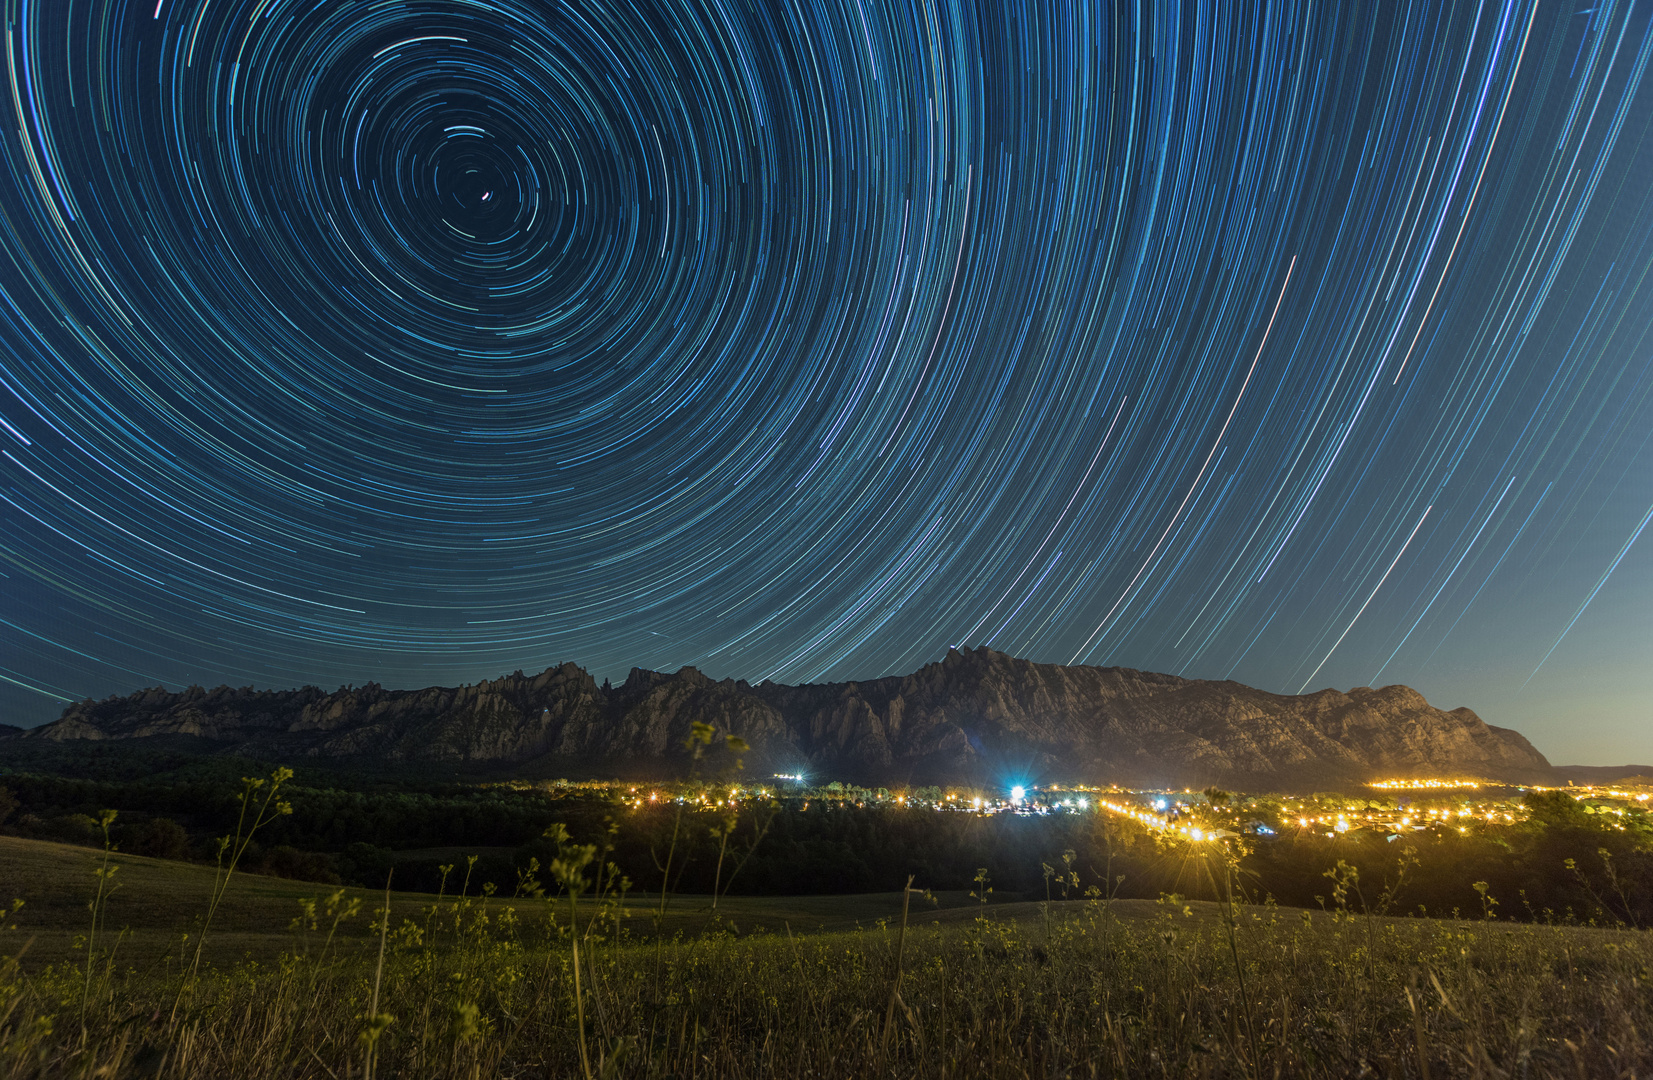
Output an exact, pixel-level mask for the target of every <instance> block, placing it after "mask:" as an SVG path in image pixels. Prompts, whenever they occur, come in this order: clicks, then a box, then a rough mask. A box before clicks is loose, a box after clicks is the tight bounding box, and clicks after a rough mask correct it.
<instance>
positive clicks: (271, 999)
mask: <svg viewBox="0 0 1653 1080" xmlns="http://www.w3.org/2000/svg"><path fill="white" fill-rule="evenodd" d="M570 850H574V849H570ZM116 860H117V861H118V864H119V869H118V870H117V871H116V873H115V874H114V875H113V876H112V877H110V878H108V879H106V884H107V885H113V886H115V888H114V890H113V891H112V892H110V893H108V898H107V902H106V905H105V907H104V909H103V911H102V920H101V926H102V929H101V931H100V933H99V937H98V938H97V939H95V940H94V941H93V942H92V943H91V947H90V949H88V948H87V942H86V941H85V938H86V935H87V931H88V930H89V929H90V928H91V925H92V912H91V911H90V910H89V906H88V902H89V900H91V898H92V896H93V895H94V891H95V889H96V886H97V882H98V878H97V877H96V876H95V872H96V870H97V868H98V867H99V866H101V862H102V855H101V853H99V852H94V851H90V850H88V849H85V848H73V847H65V846H62V845H56V844H49V843H43V842H37V841H22V840H16V839H0V882H3V883H4V885H3V887H4V888H5V889H6V890H8V891H9V892H10V893H12V894H13V895H15V896H17V897H18V898H20V899H23V900H24V901H25V902H24V904H23V906H22V907H21V908H18V909H16V910H15V911H14V912H12V913H11V914H9V915H8V916H7V917H6V918H5V920H4V922H3V923H0V926H3V927H4V929H0V955H4V956H6V957H8V958H17V957H21V960H22V962H21V963H19V962H16V961H15V960H13V959H8V960H4V961H0V1077H17V1078H21V1077H42V1078H44V1077H58V1076H81V1077H88V1078H90V1077H94V1076H96V1077H122V1076H132V1077H138V1076H146V1077H148V1076H165V1077H197V1076H246V1077H293V1078H305V1080H321V1078H343V1077H346V1076H352V1077H366V1076H373V1075H377V1076H385V1077H388V1076H432V1077H541V1076H544V1077H553V1076H555V1077H562V1076H574V1077H585V1076H592V1077H597V1076H611V1077H619V1076H626V1077H653V1078H666V1077H674V1078H686V1077H696V1076H699V1077H723V1076H731V1077H747V1076H751V1077H758V1076H765V1077H767V1076H777V1075H779V1076H796V1077H844V1078H851V1077H853V1078H857V1080H860V1078H865V1077H868V1076H891V1077H907V1076H925V1077H931V1076H933V1077H973V1076H993V1077H1034V1076H1039V1077H1046V1076H1120V1077H1126V1076H1129V1077H1135V1076H1202V1077H1203V1076H1224V1077H1227V1076H1233V1077H1261V1076H1271V1077H1272V1076H1316V1077H1321V1076H1323V1077H1344V1076H1361V1075H1365V1076H1385V1077H1388V1076H1393V1077H1426V1076H1427V1077H1432V1078H1433V1077H1445V1076H1478V1077H1498V1076H1511V1077H1515V1076H1520V1077H1529V1076H1530V1077H1543V1076H1556V1077H1563V1076H1565V1077H1634V1076H1646V1075H1648V1073H1649V1072H1650V1071H1653V1042H1650V1041H1649V1039H1648V1034H1647V1033H1648V1032H1650V1031H1653V936H1650V935H1649V934H1647V933H1637V932H1631V931H1623V930H1599V929H1588V928H1580V927H1557V926H1536V925H1531V924H1521V925H1518V924H1514V923H1508V922H1499V921H1495V920H1490V919H1478V920H1473V921H1470V920H1421V919H1380V918H1375V917H1367V916H1364V915H1357V914H1351V913H1348V912H1345V911H1339V910H1333V911H1331V912H1326V913H1321V912H1317V913H1313V914H1311V913H1308V912H1302V911H1296V910H1282V909H1278V908H1274V907H1272V906H1247V905H1232V906H1230V905H1219V904H1209V903H1207V904H1197V905H1196V904H1185V903H1182V902H1180V901H1177V900H1172V899H1169V898H1167V899H1166V900H1165V901H1164V902H1161V903H1154V902H1151V901H1149V902H1134V903H1109V902H1107V901H1106V900H1105V899H1103V898H1100V897H1094V896H1093V897H1092V898H1091V899H1089V900H1083V901H1069V902H1067V903H1060V902H1058V903H1053V904H1051V905H1049V906H1048V907H1047V906H1046V905H1044V904H1042V903H1039V902H1036V901H1029V900H1026V899H1021V898H1014V897H1003V898H998V899H1000V900H1002V901H1003V902H1000V903H995V904H992V905H988V906H986V907H983V906H980V905H978V904H977V903H976V901H974V900H972V899H971V898H970V897H969V896H968V895H967V894H950V895H947V896H942V897H936V898H934V902H933V903H932V901H931V898H928V897H925V896H923V895H921V894H918V893H913V894H908V895H907V896H906V897H903V896H902V895H901V894H895V895H890V894H882V895H871V896H842V897H804V898H785V899H775V900H767V899H758V898H725V899H724V900H722V901H720V903H719V905H718V911H717V912H716V913H715V914H714V913H712V912H711V911H710V910H709V907H710V905H709V902H708V900H707V899H706V898H691V897H677V898H674V899H673V902H672V905H671V907H670V908H669V910H668V915H667V917H666V919H665V922H664V925H663V927H662V930H663V932H662V933H661V934H659V935H658V936H653V935H652V934H651V932H652V930H653V929H654V926H653V922H652V920H650V919H649V918H648V917H647V914H646V909H647V908H648V907H649V906H650V905H651V904H654V903H658V898H647V897H637V896H633V897H630V898H628V900H627V901H626V902H625V904H624V908H625V909H627V911H624V912H623V911H622V910H621V905H620V904H619V902H618V898H617V897H615V896H614V895H612V894H610V895H607V896H602V895H593V894H592V893H587V894H585V896H584V897H583V898H582V899H579V900H577V901H572V902H571V901H570V899H569V897H568V896H567V895H566V894H563V895H556V894H555V893H554V892H553V894H551V895H549V896H547V897H543V898H532V897H530V898H517V899H505V898H501V897H497V896H496V897H487V898H483V897H476V896H471V897H467V898H457V897H453V896H449V897H447V898H445V899H443V900H442V901H440V902H438V901H437V899H436V898H435V897H433V896H425V895H414V894H396V893H392V894H390V905H389V909H388V918H387V917H386V914H385V909H384V906H383V903H384V899H385V894H384V893H379V894H371V893H362V892H359V891H352V890H342V891H338V892H335V891H334V890H332V889H329V888H327V887H325V886H314V885H307V884H303V883H297V882H290V881H282V880H277V879H271V878H260V877H254V876H250V875H248V876H238V877H237V878H235V879H234V880H233V881H232V882H231V884H230V888H229V891H228V892H227V893H226V894H225V899H224V902H223V904H222V905H221V907H220V908H219V910H218V913H217V915H216V917H215V919H214V922H213V924H212V928H211V931H210V933H209V935H208V938H207V947H206V949H205V951H204V956H205V960H204V962H203V963H202V965H201V967H200V968H199V969H198V970H196V971H194V972H193V973H192V972H191V968H190V963H189V960H190V958H191V956H192V955H193V952H192V950H193V948H194V945H195V938H194V937H193V936H192V937H191V938H190V939H188V940H184V939H183V938H182V935H183V934H185V933H189V934H191V935H195V934H198V933H199V921H200V919H199V917H200V914H201V913H202V912H204V911H205V909H206V906H207V903H208V900H209V898H210V895H211V892H212V888H213V872H212V870H211V868H208V867H200V866H190V865H182V864H173V863H165V862H160V861H157V860H152V859H142V858H134V857H128V856H124V855H117V856H116ZM548 873H549V874H551V875H553V876H558V875H560V876H561V877H562V879H563V880H564V881H566V882H575V883H577V882H580V881H582V880H584V879H583V878H582V877H581V871H580V869H579V867H578V866H577V865H575V864H574V862H570V863H569V864H567V865H562V866H556V867H552V868H548ZM904 899H905V900H906V901H907V902H908V903H909V904H910V910H909V915H908V918H907V920H906V922H905V924H904V923H903V920H902V917H901V916H902V904H903V900H904ZM352 901H354V904H352Z"/></svg>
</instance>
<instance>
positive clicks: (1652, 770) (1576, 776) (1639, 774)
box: [1555, 765, 1653, 784]
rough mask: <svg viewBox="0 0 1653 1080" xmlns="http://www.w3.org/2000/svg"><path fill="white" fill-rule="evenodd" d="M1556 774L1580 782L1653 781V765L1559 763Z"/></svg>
mask: <svg viewBox="0 0 1653 1080" xmlns="http://www.w3.org/2000/svg"><path fill="white" fill-rule="evenodd" d="M1555 771H1556V775H1558V776H1559V777H1561V779H1563V780H1572V781H1576V782H1577V783H1580V784H1617V783H1622V782H1623V781H1626V780H1636V781H1638V782H1640V783H1644V784H1646V783H1653V765H1557V766H1555Z"/></svg>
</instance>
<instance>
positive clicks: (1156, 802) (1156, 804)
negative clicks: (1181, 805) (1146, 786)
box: [1154, 799, 1165, 810]
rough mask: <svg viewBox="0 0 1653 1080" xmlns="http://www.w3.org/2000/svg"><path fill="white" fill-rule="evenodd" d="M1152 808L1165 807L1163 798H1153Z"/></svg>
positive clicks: (1161, 808) (1159, 808) (1160, 808)
mask: <svg viewBox="0 0 1653 1080" xmlns="http://www.w3.org/2000/svg"><path fill="white" fill-rule="evenodd" d="M1154 809H1155V810H1163V809H1165V800H1164V799H1155V800H1154Z"/></svg>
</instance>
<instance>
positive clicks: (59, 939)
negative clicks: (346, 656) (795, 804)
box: [0, 836, 1210, 969]
mask: <svg viewBox="0 0 1653 1080" xmlns="http://www.w3.org/2000/svg"><path fill="white" fill-rule="evenodd" d="M102 861H103V853H102V852H101V851H98V850H95V849H92V848H86V847H78V846H74V845H70V844H57V843H52V842H49V841H43V840H26V839H21V838H19V837H14V836H0V883H3V884H0V890H3V891H4V895H0V904H5V903H9V902H10V901H12V900H22V901H23V902H24V903H23V907H22V908H21V909H19V910H18V911H17V913H16V914H15V915H13V916H12V917H11V918H10V919H9V920H8V922H9V923H10V924H11V929H12V931H13V933H12V934H11V935H10V937H9V939H8V940H9V941H11V943H12V947H13V949H14V950H15V948H16V946H17V944H18V941H19V939H21V942H22V943H23V944H26V945H27V949H26V950H25V951H24V953H23V956H22V960H23V966H24V967H25V968H27V969H34V968H38V967H42V966H45V965H49V964H55V963H62V962H64V961H66V960H77V959H78V958H79V957H80V956H81V955H82V954H83V953H84V948H77V946H76V942H77V941H81V940H82V939H84V938H85V936H86V932H87V928H88V927H89V926H90V923H91V915H90V912H89V910H88V904H89V903H90V902H91V900H92V897H93V894H94V891H95V887H96V879H95V873H96V871H97V868H98V867H99V866H100V865H101V864H102ZM113 861H114V864H115V865H116V866H117V867H118V869H117V871H116V873H115V875H114V877H113V878H112V879H111V881H112V883H113V885H114V889H113V891H112V892H111V893H110V895H109V897H108V899H107V904H106V910H105V914H104V917H103V926H104V927H105V932H106V933H108V934H111V935H113V936H115V937H117V938H118V939H119V946H118V947H119V954H118V959H119V961H120V962H121V963H123V964H124V963H130V964H135V965H139V966H142V965H147V964H153V963H156V962H159V961H162V960H164V959H165V958H166V957H167V956H168V955H176V954H177V953H178V952H179V950H180V943H181V940H182V939H183V936H184V935H186V934H189V935H193V934H194V933H195V931H196V930H197V928H198V926H199V924H200V917H201V915H202V914H203V913H204V912H205V911H206V909H207V902H208V900H209V898H210V896H211V892H212V886H213V878H214V871H213V868H212V867H210V866H202V865H198V864H192V863H180V862H168V861H164V860H161V859H149V858H144V857H142V856H138V855H125V854H117V855H116V856H115V857H114V860H113ZM451 861H452V862H453V863H455V864H456V874H455V890H454V891H455V892H458V889H459V885H460V876H461V875H462V869H463V866H464V861H465V860H464V856H463V854H459V853H457V852H455V853H454V854H453V855H452V858H451ZM335 892H337V893H339V894H340V895H341V897H342V902H344V903H348V902H350V901H351V900H354V901H356V902H357V903H358V904H359V905H360V906H361V908H362V910H363V911H366V910H367V909H368V908H370V907H376V906H382V905H383V904H384V901H385V894H384V893H383V892H373V891H369V890H364V889H351V888H346V889H335V888H334V887H332V886H328V885H317V884H313V883H310V882H302V881H287V880H285V879H282V878H273V877H261V876H258V875H255V874H245V875H237V877H236V884H235V886H234V888H233V889H232V890H231V891H230V892H229V893H227V894H226V896H225V900H224V904H223V906H222V907H221V908H220V909H219V911H218V913H217V915H216V917H215V919H214V924H213V933H212V934H211V936H210V937H209V939H208V946H207V955H208V956H209V957H210V958H211V959H212V960H213V961H214V962H215V963H217V964H220V965H222V964H226V963H231V962H234V961H239V960H259V961H270V960H274V959H276V958H278V957H280V956H281V955H282V954H284V953H286V952H290V951H291V950H292V949H294V948H295V947H298V946H299V945H300V944H301V938H302V935H300V934H299V933H297V931H296V929H295V927H294V926H293V923H294V920H295V919H297V918H298V917H299V916H300V914H301V913H302V911H303V908H302V905H303V903H304V902H306V901H312V902H325V900H326V899H327V898H328V897H329V896H330V895H332V894H333V893H335ZM472 893H473V895H474V894H475V890H472ZM933 897H934V901H935V902H934V903H929V902H925V903H924V904H923V905H922V910H920V909H918V908H915V909H914V910H913V912H912V920H913V923H914V925H918V924H920V923H925V924H929V923H954V922H958V921H960V920H963V921H969V920H973V919H975V918H976V917H977V916H978V914H979V911H978V908H979V906H980V905H978V903H977V902H976V901H975V900H972V899H971V898H970V894H969V893H967V892H942V893H935V894H933ZM988 899H989V901H990V904H989V909H990V910H989V914H990V915H991V916H992V917H993V918H995V919H1004V918H1028V917H1031V916H1033V915H1036V914H1039V913H1040V911H1041V906H1040V905H1039V904H1037V903H1033V902H1030V901H1023V900H1021V899H1020V898H1019V897H1018V896H1017V894H1014V893H1007V894H999V893H994V894H992V895H990V896H989V897H988ZM434 900H435V897H433V896H430V895H427V894H424V893H403V892H395V891H393V892H391V893H390V910H391V921H392V923H393V924H399V923H401V922H402V920H404V919H409V920H417V918H418V917H420V916H421V914H422V913H423V912H425V911H426V910H427V909H428V908H429V907H430V906H431V904H432V902H433V901H434ZM659 900H660V898H659V897H658V896H652V897H650V896H642V895H638V894H636V893H633V894H632V895H631V896H630V897H629V898H628V901H627V903H626V905H625V907H626V915H625V918H624V919H623V921H622V926H623V927H624V931H625V933H626V934H628V935H631V936H638V937H646V936H652V935H653V934H654V932H655V927H656V920H655V918H654V917H653V915H652V912H653V911H654V909H655V908H656V907H657V906H658V904H659ZM492 903H493V906H494V907H496V908H499V909H501V910H503V909H504V908H507V907H515V908H520V909H523V910H527V907H528V906H529V905H528V904H527V903H526V902H524V901H522V900H513V899H511V898H510V897H503V896H500V897H496V898H495V899H494V900H493V902H492ZM539 906H543V905H536V906H535V910H538V907H539ZM1058 906H1060V905H1058ZM1204 906H1205V907H1210V905H1204ZM1154 908H1155V905H1154V904H1152V903H1151V902H1145V901H1122V902H1120V904H1119V905H1118V906H1117V910H1118V911H1119V912H1121V913H1122V914H1124V913H1126V912H1134V913H1137V914H1146V913H1148V912H1151V911H1152V910H1154ZM900 914H901V894H900V893H865V894H856V895H847V896H782V897H759V896H725V897H722V898H720V899H719V901H718V907H717V911H716V912H713V911H712V909H711V902H710V897H706V896H696V895H683V896H676V895H674V896H671V897H669V898H668V904H667V909H666V915H665V917H664V919H662V920H659V926H660V929H661V931H662V932H663V933H665V934H666V935H667V936H673V935H677V934H683V935H687V936H693V935H696V934H699V933H702V932H704V931H706V930H707V929H709V928H712V927H714V926H715V927H716V928H717V929H718V930H720V931H722V932H732V933H734V934H736V935H743V934H751V933H759V932H764V931H769V932H773V933H784V932H786V931H787V930H788V929H790V930H792V931H793V932H795V933H809V932H821V931H837V930H854V929H856V928H858V927H864V926H867V927H870V926H874V925H876V924H877V922H878V921H879V920H880V919H883V920H889V919H893V918H899V917H900ZM714 917H715V920H716V921H715V923H714ZM339 937H340V938H341V939H343V940H365V939H367V938H368V937H371V928H370V927H369V925H368V920H367V919H366V918H365V916H364V917H362V918H360V919H352V920H349V921H347V922H346V923H344V924H342V925H341V926H340V928H339ZM188 947H189V948H193V938H191V941H190V943H189V945H188Z"/></svg>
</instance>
